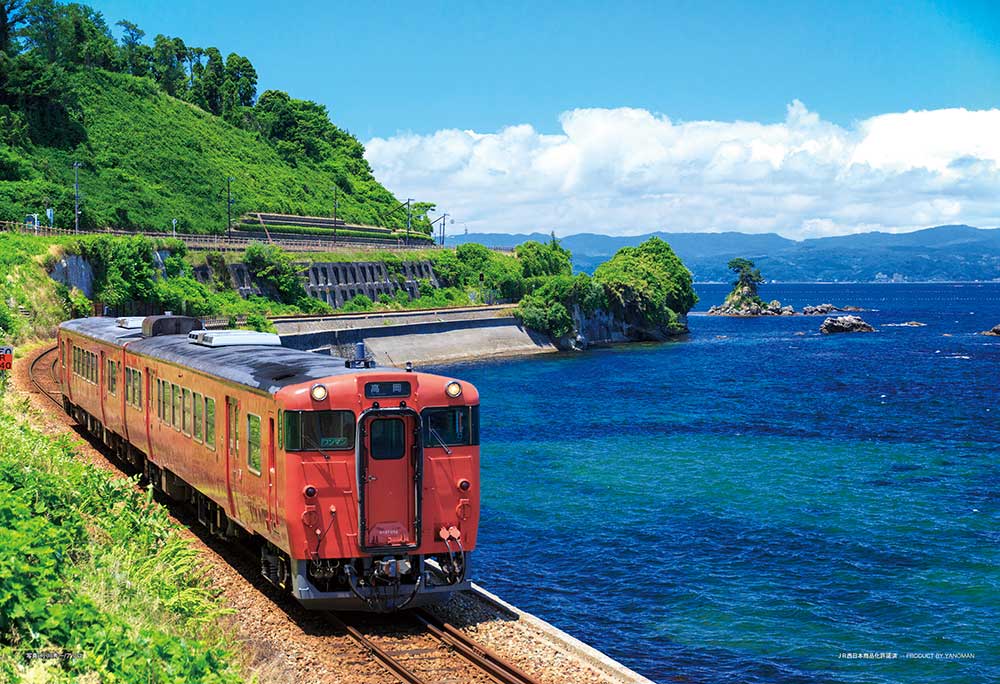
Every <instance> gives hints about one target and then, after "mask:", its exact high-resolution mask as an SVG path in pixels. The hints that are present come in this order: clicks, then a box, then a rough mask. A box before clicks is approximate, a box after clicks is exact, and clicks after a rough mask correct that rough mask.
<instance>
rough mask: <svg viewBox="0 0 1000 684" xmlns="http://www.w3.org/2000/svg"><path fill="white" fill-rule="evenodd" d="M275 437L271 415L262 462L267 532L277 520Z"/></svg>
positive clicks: (272, 528) (272, 529)
mask: <svg viewBox="0 0 1000 684" xmlns="http://www.w3.org/2000/svg"><path fill="white" fill-rule="evenodd" d="M275 439H276V437H275V431H274V416H273V415H271V416H268V419H267V447H266V449H265V454H266V456H265V460H266V462H265V464H264V467H265V469H266V472H267V529H268V531H269V532H273V531H274V528H275V525H276V524H277V521H278V483H277V482H276V478H277V465H276V464H275V461H274V454H275Z"/></svg>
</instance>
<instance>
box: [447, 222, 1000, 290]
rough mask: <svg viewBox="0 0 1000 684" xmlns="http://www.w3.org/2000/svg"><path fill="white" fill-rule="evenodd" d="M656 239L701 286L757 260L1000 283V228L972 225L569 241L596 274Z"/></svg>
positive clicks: (801, 277) (810, 274) (494, 241)
mask: <svg viewBox="0 0 1000 684" xmlns="http://www.w3.org/2000/svg"><path fill="white" fill-rule="evenodd" d="M654 235H655V236H656V237H659V238H661V239H663V240H666V241H667V242H669V243H670V245H671V246H672V247H673V248H674V251H675V252H677V254H678V256H680V257H681V259H682V260H683V261H684V263H685V264H686V265H687V267H688V268H689V269H690V270H691V272H692V273H693V274H694V277H695V280H696V281H699V282H705V281H728V280H730V279H731V278H732V273H730V272H729V270H728V269H727V268H726V263H727V262H728V261H729V260H730V259H732V258H734V257H746V258H748V259H752V260H753V261H754V262H755V263H756V264H757V266H758V267H760V270H761V272H762V273H763V275H764V277H765V278H767V279H768V280H779V281H805V282H817V281H823V282H826V281H860V282H869V281H879V280H901V281H910V282H912V281H928V280H931V281H933V280H937V281H941V280H998V279H1000V230H988V229H981V228H973V227H972V226H965V225H956V226H936V227H934V228H925V229H923V230H917V231H914V232H911V233H880V232H872V233H858V234H856V235H844V236H839V237H826V238H814V239H809V240H801V241H798V240H789V239H788V238H784V237H781V236H780V235H777V234H775V233H765V234H760V235H751V234H747V233H662V232H656V233H646V234H644V235H635V236H631V237H611V236H607V235H598V234H595V233H579V234H576V235H569V236H567V237H565V238H562V239H561V242H562V244H563V246H564V247H566V248H567V249H569V250H570V251H571V252H572V253H573V265H574V268H576V270H578V271H583V272H586V273H592V272H593V270H594V268H596V267H597V265H598V264H600V263H601V262H603V261H605V260H607V259H608V258H609V257H610V256H611V255H613V254H614V253H615V252H616V251H618V249H620V248H621V247H626V246H630V245H637V244H639V243H640V242H642V241H643V240H646V239H647V238H649V237H652V236H654ZM548 239H549V236H548V235H545V234H542V233H532V234H530V235H508V234H504V233H469V234H467V235H454V236H449V238H448V242H449V244H451V245H458V244H462V243H465V242H478V243H481V244H484V245H488V246H492V247H514V246H516V245H519V244H521V243H522V242H526V241H528V240H538V241H545V240H548Z"/></svg>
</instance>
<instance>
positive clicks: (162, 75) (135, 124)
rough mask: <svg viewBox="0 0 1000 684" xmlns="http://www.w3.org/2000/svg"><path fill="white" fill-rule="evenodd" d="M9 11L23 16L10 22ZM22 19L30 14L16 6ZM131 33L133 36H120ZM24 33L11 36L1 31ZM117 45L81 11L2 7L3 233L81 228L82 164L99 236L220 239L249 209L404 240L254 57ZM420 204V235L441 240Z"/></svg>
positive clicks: (399, 213) (322, 124)
mask: <svg viewBox="0 0 1000 684" xmlns="http://www.w3.org/2000/svg"><path fill="white" fill-rule="evenodd" d="M8 5H11V6H13V7H14V9H13V11H12V10H10V9H9V8H7V9H5V8H6V7H7V6H8ZM19 5H21V6H20V8H18V6H19ZM123 25H124V24H123ZM5 26H8V27H9V26H13V27H14V31H13V32H12V33H11V32H9V31H8V37H7V38H6V39H5V38H4V27H5ZM126 28H127V30H126V36H125V37H124V38H123V40H122V44H121V45H119V44H118V43H116V42H115V41H114V39H113V38H112V37H111V33H110V30H109V29H108V26H107V24H106V22H105V21H104V19H103V17H101V15H100V14H99V13H97V12H94V11H93V10H90V9H89V8H86V7H84V6H82V5H75V4H73V5H59V4H56V3H47V2H28V3H24V4H22V3H20V2H13V3H11V2H10V0H4V1H2V2H0V220H7V221H20V220H23V219H24V217H25V215H27V214H32V213H37V214H39V215H40V216H41V217H42V218H43V221H44V213H45V209H46V208H47V207H53V208H54V210H55V223H56V225H57V226H60V227H72V225H73V199H74V193H73V175H74V174H73V171H74V169H73V166H72V165H73V162H80V164H81V166H80V169H79V175H80V191H81V195H82V197H83V199H82V202H81V224H82V225H83V226H84V227H87V228H103V227H109V226H110V227H118V228H142V229H152V230H169V229H170V227H171V220H172V219H177V221H178V224H177V225H178V229H179V230H185V231H193V232H211V231H222V230H224V229H225V227H226V217H227V211H226V210H227V206H226V202H227V188H226V185H227V178H230V177H232V178H233V181H232V184H231V185H232V195H233V198H234V203H233V211H232V214H233V218H234V220H235V219H236V218H237V217H238V216H239V214H241V213H243V212H248V211H271V212H280V213H291V214H308V215H315V216H330V215H331V214H332V212H333V208H334V201H335V199H336V201H337V203H338V205H339V208H338V211H337V216H338V218H343V219H345V220H347V221H349V222H356V223H365V224H373V225H385V226H388V227H393V228H402V227H403V226H404V225H405V220H406V217H405V211H403V210H401V209H397V210H396V211H393V209H394V208H396V207H397V205H398V204H399V202H398V200H397V199H396V198H395V197H394V196H393V195H392V193H391V192H389V191H388V190H387V189H386V188H384V187H383V186H382V185H380V184H379V183H378V181H377V180H375V178H374V176H373V175H372V172H371V168H370V166H369V165H368V163H367V162H366V161H365V159H364V148H363V146H362V145H361V143H360V142H359V141H358V140H357V139H356V138H354V137H353V136H351V135H350V134H349V133H348V132H346V131H344V130H342V129H340V128H338V127H337V126H335V125H334V124H333V123H331V122H330V119H329V116H328V114H327V111H326V109H325V108H324V107H323V106H321V105H318V104H316V103H313V102H309V101H305V100H297V99H294V98H291V97H289V96H288V95H287V94H286V93H284V92H281V91H277V90H268V91H266V92H264V93H262V94H261V95H260V97H259V98H258V97H257V96H256V72H255V71H254V70H253V67H252V65H251V64H250V63H249V60H247V59H246V58H245V57H240V56H239V55H236V54H231V55H229V58H228V59H226V61H225V62H224V63H223V61H222V58H221V55H220V53H219V51H218V50H216V49H214V48H208V49H201V48H193V47H188V46H185V45H184V43H183V41H182V40H181V39H179V38H168V37H166V36H156V39H155V41H154V44H153V46H152V47H150V46H148V45H145V44H143V43H141V42H136V41H140V39H141V38H142V35H143V34H142V32H141V31H140V30H139V29H138V28H137V27H135V26H134V25H131V24H127V26H126ZM431 207H432V205H429V204H426V203H417V204H415V205H414V209H415V212H416V214H417V215H416V217H415V221H414V225H415V227H416V228H417V229H418V230H422V231H423V232H430V228H429V225H428V224H427V219H426V212H427V210H428V209H429V208H431Z"/></svg>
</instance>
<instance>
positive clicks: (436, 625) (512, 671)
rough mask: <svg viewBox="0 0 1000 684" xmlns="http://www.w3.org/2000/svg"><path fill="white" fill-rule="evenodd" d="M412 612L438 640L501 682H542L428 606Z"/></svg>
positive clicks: (522, 683) (534, 683) (503, 683)
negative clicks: (467, 634)
mask: <svg viewBox="0 0 1000 684" xmlns="http://www.w3.org/2000/svg"><path fill="white" fill-rule="evenodd" d="M412 615H413V617H414V618H415V619H416V620H417V621H418V622H420V624H422V625H423V626H424V627H425V628H426V629H427V631H429V632H430V633H431V634H432V635H434V636H435V637H436V638H437V639H438V641H440V642H441V643H443V644H445V645H446V646H450V647H451V648H453V649H454V650H455V651H456V652H457V653H459V654H460V655H461V656H462V657H463V658H465V660H467V661H468V662H470V663H472V664H473V665H475V666H476V667H477V668H479V669H480V670H481V671H483V672H484V673H486V674H487V675H489V677H490V678H491V679H493V681H495V682H498V684H539V681H538V680H537V679H535V678H534V677H532V676H531V675H529V674H528V673H527V672H525V671H524V670H522V669H520V668H519V667H517V666H516V665H514V664H512V663H510V662H508V661H507V660H505V659H504V658H503V657H502V656H501V655H499V654H498V653H497V652H496V651H493V650H492V649H490V648H488V647H486V646H483V645H482V644H479V643H477V642H475V641H473V640H472V639H470V638H469V637H468V636H466V635H465V634H463V633H462V632H460V631H459V630H458V629H456V628H455V627H453V626H452V625H450V624H448V623H447V622H444V621H442V620H439V619H438V618H437V617H435V616H434V615H432V614H431V613H428V612H427V611H425V610H415V611H413V613H412Z"/></svg>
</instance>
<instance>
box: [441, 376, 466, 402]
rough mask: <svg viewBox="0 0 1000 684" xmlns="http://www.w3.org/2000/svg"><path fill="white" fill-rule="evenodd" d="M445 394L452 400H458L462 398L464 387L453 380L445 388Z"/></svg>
mask: <svg viewBox="0 0 1000 684" xmlns="http://www.w3.org/2000/svg"><path fill="white" fill-rule="evenodd" d="M444 392H445V394H447V395H448V396H449V397H451V398H452V399H458V398H459V397H460V396H462V385H461V384H460V383H457V382H455V381H454V380H452V381H451V382H449V383H448V384H447V385H445V386H444Z"/></svg>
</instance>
